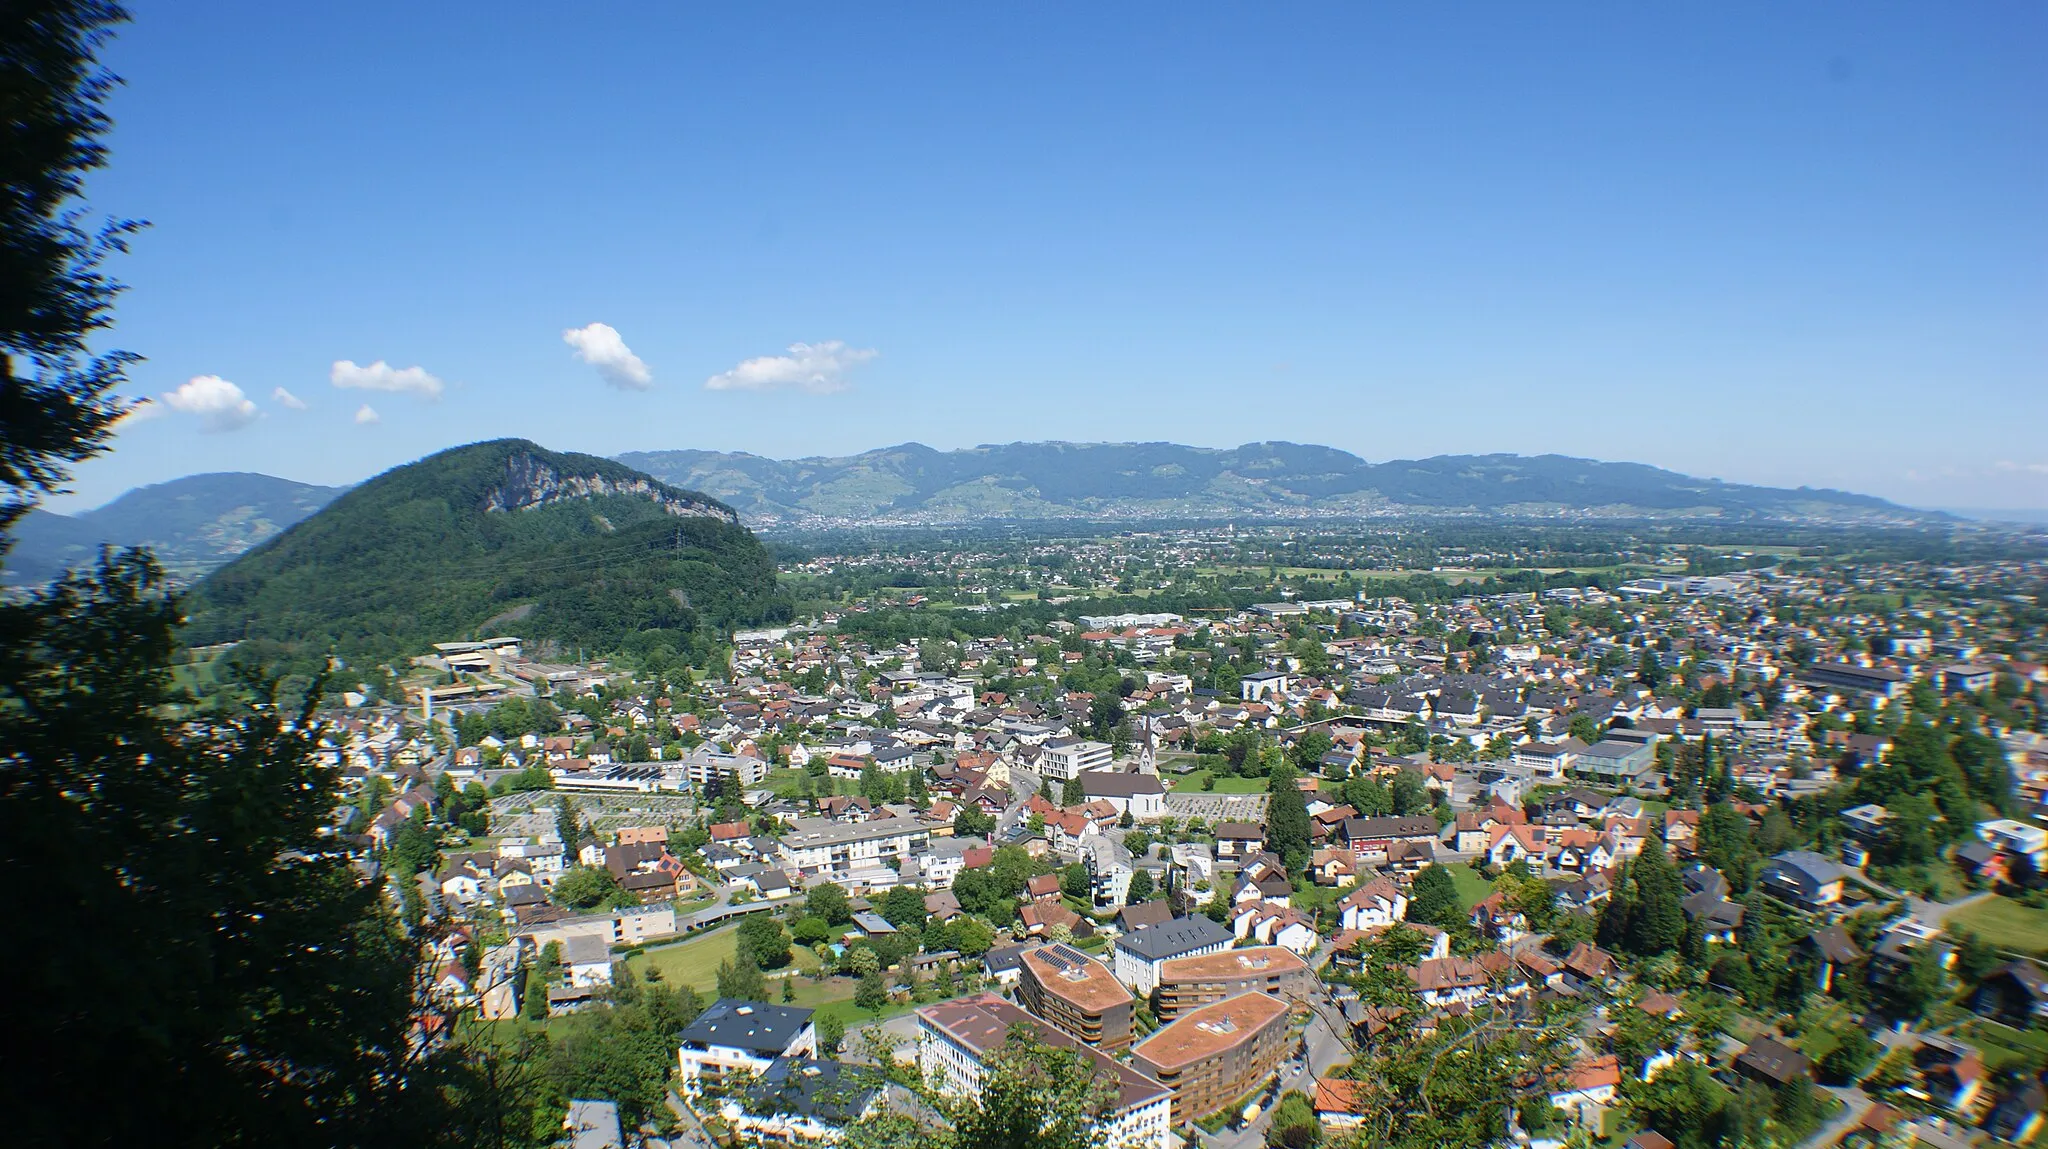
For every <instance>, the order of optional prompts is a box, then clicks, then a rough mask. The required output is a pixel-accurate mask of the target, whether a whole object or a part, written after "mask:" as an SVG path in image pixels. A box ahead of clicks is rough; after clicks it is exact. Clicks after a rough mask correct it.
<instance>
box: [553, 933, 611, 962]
mask: <svg viewBox="0 0 2048 1149" xmlns="http://www.w3.org/2000/svg"><path fill="white" fill-rule="evenodd" d="M610 957H611V947H610V946H608V945H606V944H605V940H604V939H603V938H601V937H598V936H597V935H596V934H570V935H569V936H568V937H566V938H563V939H562V960H563V961H565V962H568V963H569V964H570V965H588V964H590V963H592V962H601V961H607V960H609V959H610Z"/></svg>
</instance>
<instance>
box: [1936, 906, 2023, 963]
mask: <svg viewBox="0 0 2048 1149" xmlns="http://www.w3.org/2000/svg"><path fill="white" fill-rule="evenodd" d="M1947 924H1948V927H1949V928H1950V929H1954V930H1971V931H1974V932H1975V933H1976V934H1977V936H1978V937H1981V938H1983V939H1984V940H1985V941H1987V942H1990V943H1991V944H1992V945H1995V946H2003V947H2005V948H2006V949H2014V950H2024V951H2026V952H2027V953H2038V952H2040V951H2041V950H2048V910H2037V909H2035V908H2033V907H2032V906H2026V905H2021V904H2020V903H2019V902H2016V901H2013V900H2012V899H2011V898H2003V897H1998V898H1986V899H1985V900H1983V901H1981V902H1978V903H1976V904H1975V905H1970V906H1964V907H1963V908H1962V909H1960V910H1957V911H1956V912H1954V913H1952V914H1950V915H1949V916H1948V923H1947Z"/></svg>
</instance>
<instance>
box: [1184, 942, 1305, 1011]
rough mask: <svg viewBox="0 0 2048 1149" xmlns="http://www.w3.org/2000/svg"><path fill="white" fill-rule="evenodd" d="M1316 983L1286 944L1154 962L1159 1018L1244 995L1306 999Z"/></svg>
mask: <svg viewBox="0 0 2048 1149" xmlns="http://www.w3.org/2000/svg"><path fill="white" fill-rule="evenodd" d="M1317 984H1318V983H1317V981H1316V976H1315V973H1314V972H1313V971H1311V970H1310V969H1309V968H1308V963H1307V962H1305V961H1303V960H1301V957H1300V955H1298V954H1296V953H1295V952H1294V951H1292V950H1290V949H1287V948H1286V947H1285V946H1248V947H1246V948H1244V949H1235V950H1224V951H1222V952H1221V953H1213V954H1204V955H1201V956H1199V957H1183V958H1173V959H1171V960H1169V961H1165V962H1161V963H1160V965H1159V988H1158V998H1157V1000H1158V1006H1157V1008H1158V1013H1159V1020H1160V1021H1172V1020H1174V1019H1176V1018H1178V1017H1179V1016H1180V1015H1182V1014H1184V1013H1187V1012H1189V1011H1191V1010H1196V1009H1200V1008H1201V1007H1203V1006H1205V1005H1211V1004H1213V1003H1215V1002H1219V1001H1226V1000H1228V999H1230V998H1233V997H1236V996H1238V995H1239V994H1244V993H1263V994H1266V995H1268V996H1271V997H1277V998H1279V999H1281V1000H1282V1001H1287V1002H1305V1001H1307V1000H1309V998H1310V997H1311V995H1313V994H1314V993H1315V991H1316V987H1317Z"/></svg>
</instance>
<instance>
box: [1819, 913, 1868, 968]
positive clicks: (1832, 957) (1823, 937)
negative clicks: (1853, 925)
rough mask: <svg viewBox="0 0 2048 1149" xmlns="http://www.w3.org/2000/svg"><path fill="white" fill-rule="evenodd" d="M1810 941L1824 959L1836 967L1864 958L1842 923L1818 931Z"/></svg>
mask: <svg viewBox="0 0 2048 1149" xmlns="http://www.w3.org/2000/svg"><path fill="white" fill-rule="evenodd" d="M1808 940H1809V941H1811V942H1812V943H1813V948H1814V949H1816V950H1819V951H1820V955H1821V956H1822V957H1824V958H1826V959H1827V960H1828V961H1830V962H1833V963H1834V964H1836V965H1848V964H1849V963H1850V962H1853V961H1856V960H1857V959H1858V958H1861V957H1862V956H1863V951H1862V950H1859V949H1857V948H1856V943H1855V942H1854V941H1853V940H1851V939H1850V937H1849V931H1847V930H1845V929H1843V928H1842V927H1841V924H1840V923H1837V924H1835V925H1831V926H1829V927H1828V928H1826V929H1824V930H1819V931H1816V932H1815V933H1814V935H1813V936H1812V937H1811V938H1809V939H1808Z"/></svg>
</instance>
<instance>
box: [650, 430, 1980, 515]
mask: <svg viewBox="0 0 2048 1149" xmlns="http://www.w3.org/2000/svg"><path fill="white" fill-rule="evenodd" d="M618 459H619V461H620V462H622V463H625V464H626V465H628V466H631V467H634V468H637V469H639V470H642V471H645V472H647V473H648V474H650V475H653V476H654V477H656V478H658V479H661V480H662V481H664V482H668V483H674V484H676V485H678V486H683V487H688V488H691V489H693V490H700V491H703V492H705V493H707V494H710V495H713V496H715V497H717V498H719V499H722V500H724V501H726V502H728V503H730V504H732V505H733V507H734V508H736V509H737V510H738V511H739V512H740V513H741V514H742V515H744V516H746V517H747V519H748V520H749V521H751V522H753V523H754V524H755V525H757V526H776V525H783V526H834V525H857V524H877V525H886V524H901V525H913V524H938V523H970V522H976V521H982V520H993V519H1009V520H1017V519H1033V520H1057V519H1079V520H1093V521H1141V520H1145V519H1155V520H1156V519H1197V520H1199V519H1222V518H1240V517H1243V518H1304V519H1306V518H1351V517H1360V516H1380V515H1417V514H1426V515H1475V516H1485V515H1491V516H1531V517H1546V518H1554V517H1559V516H1577V517H1607V518H1688V519H1718V520H1730V519H1733V520H1777V521H1799V522H1855V523H1873V524H1874V523H1905V522H1924V521H1928V520H1931V519H1937V518H1940V517H1941V516H1939V515H1937V514H1930V513H1928V512H1924V511H1916V510H1912V509H1909V508H1906V507H1901V506H1898V505H1896V504H1893V503H1889V502H1886V501H1885V500H1883V499H1878V498H1873V497H1871V496H1868V495H1856V494H1850V493H1847V492H1843V491H1833V490H1820V489H1812V488H1806V487H1801V488H1798V489H1796V490H1787V489H1783V488H1777V487H1753V486H1746V485H1743V484H1740V483H1724V482H1721V481H1720V480H1718V479H1697V478H1693V477H1691V476H1689V475H1681V474H1678V473H1677V472H1675V471H1666V470H1662V469H1660V468H1657V467H1651V466H1645V465H1643V464H1640V463H1603V462H1598V461H1595V460H1592V459H1575V458H1569V457H1566V456H1563V455H1536V456H1523V455H1440V456H1437V457H1435V458H1429V459H1397V460H1392V461H1389V462H1385V463H1369V462H1367V461H1365V460H1364V459H1361V458H1359V457H1358V456H1356V455H1353V454H1350V453H1349V452H1346V451H1340V450H1337V449H1336V448H1334V447H1318V446H1313V445H1307V444H1299V443H1247V444H1245V445H1244V446H1242V447H1235V448H1229V449H1217V448H1209V447H1186V446H1182V445H1180V444H1177V443H1010V444H1005V445H996V446H982V447H973V448H968V449H965V450H958V451H937V450H934V449H932V448H930V447H926V446H923V445H922V444H918V443H906V444H903V445H902V446H899V447H885V448H882V449H880V450H875V451H868V452H865V453H863V454H859V455H852V456H848V457H845V458H809V459H791V460H786V461H784V460H776V459H767V458H763V457H761V456H759V455H750V454H744V453H726V452H717V451H693V450H681V451H635V452H630V453H627V454H624V455H620V456H618Z"/></svg>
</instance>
